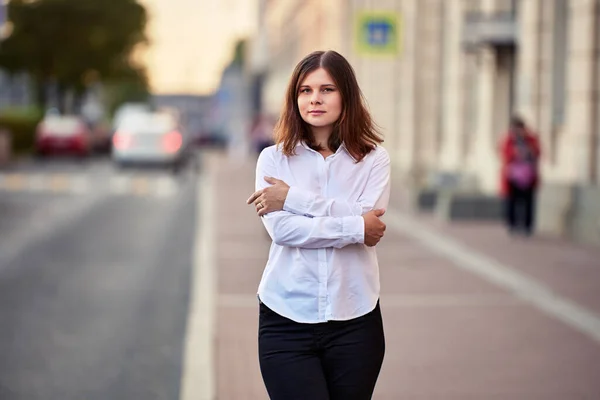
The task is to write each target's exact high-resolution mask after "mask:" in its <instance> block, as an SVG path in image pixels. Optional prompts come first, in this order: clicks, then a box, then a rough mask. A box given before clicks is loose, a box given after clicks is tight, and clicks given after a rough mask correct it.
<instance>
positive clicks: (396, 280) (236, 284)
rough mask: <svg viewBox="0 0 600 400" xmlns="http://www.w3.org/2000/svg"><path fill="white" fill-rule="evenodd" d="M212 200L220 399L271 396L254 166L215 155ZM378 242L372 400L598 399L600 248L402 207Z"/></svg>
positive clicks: (262, 236) (263, 249) (394, 206)
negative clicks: (260, 352)
mask: <svg viewBox="0 0 600 400" xmlns="http://www.w3.org/2000/svg"><path fill="white" fill-rule="evenodd" d="M205 168H206V170H207V173H209V174H210V175H211V179H212V182H213V187H214V193H213V198H214V201H213V203H214V204H215V208H216V209H215V210H213V212H214V215H218V218H215V221H216V223H217V224H216V225H217V226H215V232H214V235H215V238H216V244H217V247H216V249H215V258H216V259H215V267H216V274H217V275H218V287H217V295H216V296H217V297H216V316H215V318H216V328H215V334H216V348H215V374H216V381H217V382H216V391H217V398H218V399H219V400H244V399H248V400H255V399H256V400H259V399H260V400H262V399H267V398H268V397H267V394H266V391H265V389H264V387H263V383H262V380H261V376H260V371H259V367H258V360H257V344H256V343H257V339H256V338H257V319H258V307H257V301H256V289H257V287H258V282H259V280H260V277H261V273H262V270H263V267H264V265H265V262H266V258H267V254H268V249H269V245H270V240H269V239H268V237H267V235H266V233H265V231H264V228H263V226H262V224H261V222H260V220H259V219H258V217H256V215H255V213H254V209H253V208H252V207H251V206H247V205H246V204H245V200H246V199H247V198H248V196H249V195H250V194H251V193H252V191H253V186H254V163H253V162H252V161H249V162H247V163H242V164H240V163H238V164H237V165H234V164H232V163H229V162H228V160H227V159H225V158H215V157H209V158H208V159H207V160H206V161H205ZM392 190H393V198H392V201H391V205H390V207H391V208H390V210H389V212H388V213H387V214H386V215H385V216H384V221H385V222H386V223H387V224H388V229H387V231H386V237H385V238H384V239H383V240H382V242H381V243H380V244H379V245H378V254H379V260H380V268H381V281H382V295H381V305H382V311H383V317H384V324H385V329H386V343H387V350H386V357H385V361H384V365H383V369H382V372H381V375H380V379H379V382H378V385H377V389H376V393H375V396H374V399H378V400H379V399H381V400H387V399H389V400H392V399H393V400H396V399H419V400H428V399H432V400H436V399H455V400H459V399H460V400H465V399H476V400H487V399H490V400H491V399H494V400H498V399H509V400H537V399H539V400H542V399H543V400H568V399H600V379H598V378H599V377H600V261H599V260H600V249H593V248H585V247H581V246H576V245H574V244H571V243H568V242H565V241H561V240H554V239H543V238H532V239H529V240H519V239H514V238H509V237H507V236H506V235H505V233H504V231H503V230H502V229H501V228H500V227H498V226H496V225H493V224H473V223H471V224H455V225H443V224H440V223H437V222H436V221H435V220H433V219H432V218H430V217H424V216H415V215H409V214H408V213H406V212H405V211H403V207H402V204H403V202H402V197H401V195H400V194H401V190H399V188H394V187H393V188H392Z"/></svg>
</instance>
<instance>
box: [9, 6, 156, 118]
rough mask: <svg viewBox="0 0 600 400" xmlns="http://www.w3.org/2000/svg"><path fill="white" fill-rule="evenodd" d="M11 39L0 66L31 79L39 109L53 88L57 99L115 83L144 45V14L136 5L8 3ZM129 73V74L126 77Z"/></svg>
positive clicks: (145, 14) (145, 17)
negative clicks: (51, 86) (98, 83)
mask: <svg viewBox="0 0 600 400" xmlns="http://www.w3.org/2000/svg"><path fill="white" fill-rule="evenodd" d="M8 17H9V20H10V21H11V23H12V33H11V35H10V36H9V37H8V38H7V39H6V40H5V41H4V42H3V43H2V45H1V46H0V65H2V66H4V67H5V68H6V69H7V70H9V71H11V72H16V71H26V72H28V73H29V74H30V76H31V78H32V80H33V82H34V85H35V88H36V99H37V102H38V104H39V105H40V106H42V107H44V106H45V104H46V98H45V87H46V85H47V84H48V83H49V82H55V83H56V84H57V87H58V89H59V95H61V97H64V96H62V94H64V93H65V92H66V91H67V90H73V91H74V92H75V94H76V95H81V94H83V93H84V92H85V90H86V88H87V87H88V86H89V85H90V84H92V83H94V82H95V81H98V80H99V81H105V80H108V79H115V78H119V75H120V74H123V73H124V71H126V70H127V69H124V68H123V66H124V65H129V60H130V58H131V53H132V51H133V50H134V49H135V47H136V46H138V45H140V44H144V43H146V36H145V28H146V23H147V13H146V10H145V8H144V7H143V6H142V5H141V4H139V3H138V2H137V0H33V1H32V0H11V1H10V3H9V5H8ZM127 73H129V72H127Z"/></svg>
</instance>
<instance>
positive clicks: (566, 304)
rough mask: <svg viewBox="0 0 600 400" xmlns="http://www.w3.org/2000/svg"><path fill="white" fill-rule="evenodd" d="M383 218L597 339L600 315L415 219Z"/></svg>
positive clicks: (388, 215)
mask: <svg viewBox="0 0 600 400" xmlns="http://www.w3.org/2000/svg"><path fill="white" fill-rule="evenodd" d="M385 221H386V223H387V224H388V226H389V227H391V228H393V229H395V230H396V231H398V232H401V233H403V234H405V235H407V236H410V237H412V238H414V239H416V240H418V241H420V242H421V243H422V244H423V245H424V246H426V247H427V248H429V249H430V250H431V251H433V252H435V253H437V254H440V255H441V256H443V257H444V258H446V259H447V260H449V261H452V263H453V264H454V265H455V266H457V267H459V268H462V269H464V270H466V271H468V272H470V273H472V274H475V275H477V276H479V277H481V278H483V279H485V280H486V281H488V282H491V283H493V284H495V285H497V286H499V287H502V288H504V289H506V290H508V291H509V292H511V293H513V294H514V295H515V296H516V297H517V298H520V299H523V300H525V301H526V302H529V303H530V304H532V305H534V306H535V307H537V308H538V309H540V310H541V311H543V312H545V313H547V314H548V315H550V316H552V317H554V318H556V319H558V320H559V321H562V322H563V323H565V324H567V325H569V326H570V327H571V328H574V329H575V330H577V331H579V332H581V333H584V334H586V335H588V336H589V337H590V338H592V339H594V340H595V341H597V342H600V317H599V316H598V315H597V314H595V313H594V312H592V311H590V310H588V309H586V308H585V307H582V306H580V305H578V304H576V303H575V302H573V301H571V300H569V299H567V298H564V297H561V296H559V295H557V294H555V293H553V292H552V289H550V288H549V287H547V286H545V285H543V284H541V283H539V282H537V281H536V280H535V279H533V278H531V277H528V276H526V275H525V274H523V273H521V272H518V270H517V269H516V268H514V267H511V266H508V265H505V264H502V263H500V262H498V261H496V260H494V259H492V258H489V257H487V256H485V255H483V254H480V253H478V252H476V251H474V250H472V249H470V248H469V247H467V246H465V245H463V244H460V243H458V242H457V241H454V240H452V239H449V238H447V237H445V236H444V235H442V234H439V233H437V232H435V231H433V230H430V229H427V228H425V227H424V226H423V225H422V224H420V223H419V222H418V221H416V220H415V219H413V218H411V217H409V216H407V215H404V214H401V213H398V212H396V211H392V210H388V211H387V212H386V214H385Z"/></svg>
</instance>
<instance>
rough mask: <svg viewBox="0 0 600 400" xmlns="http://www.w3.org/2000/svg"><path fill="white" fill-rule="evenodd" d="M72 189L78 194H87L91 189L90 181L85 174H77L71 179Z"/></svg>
mask: <svg viewBox="0 0 600 400" xmlns="http://www.w3.org/2000/svg"><path fill="white" fill-rule="evenodd" d="M71 191H72V192H73V193H77V194H85V193H89V191H90V181H89V179H86V177H84V176H76V177H74V178H73V180H72V181H71Z"/></svg>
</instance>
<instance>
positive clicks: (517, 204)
mask: <svg viewBox="0 0 600 400" xmlns="http://www.w3.org/2000/svg"><path fill="white" fill-rule="evenodd" d="M505 201H506V204H505V206H506V225H507V227H508V228H509V229H510V230H511V231H517V230H519V229H522V230H523V231H525V232H526V233H531V232H532V231H533V227H534V218H535V188H533V187H530V188H527V189H522V188H520V187H518V186H516V185H514V184H513V183H509V188H508V194H507V196H506V200H505Z"/></svg>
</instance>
